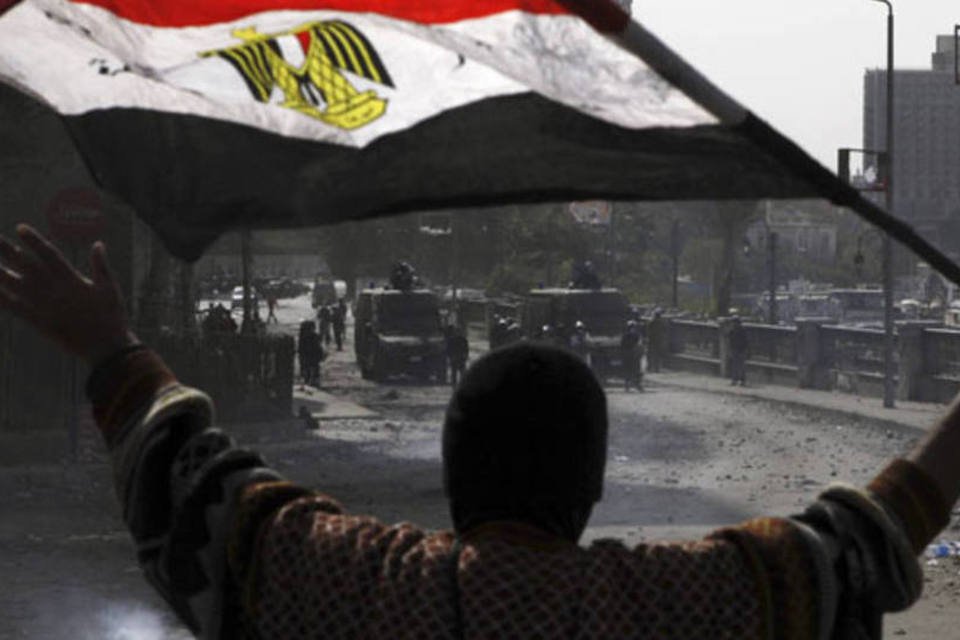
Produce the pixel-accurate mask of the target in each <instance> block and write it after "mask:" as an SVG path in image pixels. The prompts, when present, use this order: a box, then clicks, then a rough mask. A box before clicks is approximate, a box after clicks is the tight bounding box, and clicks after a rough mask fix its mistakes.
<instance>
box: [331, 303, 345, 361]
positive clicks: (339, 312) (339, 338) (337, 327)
mask: <svg viewBox="0 0 960 640" xmlns="http://www.w3.org/2000/svg"><path fill="white" fill-rule="evenodd" d="M346 314H347V307H346V304H345V303H344V302H343V300H340V302H339V303H338V304H337V306H335V307H334V308H333V311H332V312H331V315H332V316H333V317H332V322H333V340H334V342H336V343H337V351H343V334H344V332H345V331H346V328H347V325H346Z"/></svg>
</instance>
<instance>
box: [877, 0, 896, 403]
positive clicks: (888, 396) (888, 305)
mask: <svg viewBox="0 0 960 640" xmlns="http://www.w3.org/2000/svg"><path fill="white" fill-rule="evenodd" d="M874 2H882V3H883V4H885V5H887V114H886V116H887V121H886V129H887V134H886V150H887V151H886V155H885V157H884V163H885V165H886V185H885V187H886V189H885V191H884V194H885V200H886V208H887V213H889V214H891V215H893V73H894V71H893V5H892V4H890V0H874ZM893 373H894V372H893V244H892V241H891V239H890V234H888V233H885V234H883V406H884V407H886V408H888V409H892V408H893V406H894V395H895V389H894V386H893Z"/></svg>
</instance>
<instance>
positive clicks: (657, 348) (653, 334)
mask: <svg viewBox="0 0 960 640" xmlns="http://www.w3.org/2000/svg"><path fill="white" fill-rule="evenodd" d="M665 343H666V327H665V326H664V321H663V312H662V311H661V310H660V308H659V307H658V308H656V309H654V310H653V317H651V318H650V321H649V322H647V371H651V372H654V373H656V372H659V371H660V366H661V365H662V364H663V353H664V351H666V344H665Z"/></svg>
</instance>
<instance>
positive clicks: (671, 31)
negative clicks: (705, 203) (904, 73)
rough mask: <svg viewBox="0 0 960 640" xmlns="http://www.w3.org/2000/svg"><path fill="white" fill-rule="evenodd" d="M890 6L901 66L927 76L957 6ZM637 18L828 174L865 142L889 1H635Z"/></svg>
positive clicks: (937, 1)
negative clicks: (841, 156)
mask: <svg viewBox="0 0 960 640" xmlns="http://www.w3.org/2000/svg"><path fill="white" fill-rule="evenodd" d="M893 4H894V13H895V17H896V37H895V43H896V67H897V68H920V69H929V68H930V54H931V53H932V52H933V50H934V48H935V36H936V35H937V34H938V33H939V34H946V33H953V26H954V24H956V23H960V0H908V1H902V2H900V3H897V2H896V0H894V3H893ZM633 15H634V18H636V19H637V20H639V21H640V22H641V23H642V24H644V25H645V26H646V27H647V28H649V29H650V30H651V31H653V32H654V33H655V34H657V35H658V36H659V37H660V38H661V39H662V40H664V41H665V42H666V43H667V44H668V45H669V46H671V47H672V48H673V49H674V50H675V51H677V52H678V53H679V54H680V55H681V56H683V57H684V58H686V60H687V61H688V62H690V63H692V64H693V65H694V66H695V67H697V68H698V69H699V70H700V71H701V72H702V73H704V74H705V75H706V76H707V77H708V78H710V79H711V80H712V81H713V82H715V83H716V84H717V85H719V86H720V87H721V88H722V89H723V90H724V91H726V92H727V93H729V94H731V95H732V96H733V97H734V98H736V99H737V100H739V101H740V102H741V103H742V104H743V105H744V106H746V107H747V108H749V109H751V110H752V111H754V112H755V113H756V114H758V115H759V116H760V117H762V118H764V119H765V120H767V121H768V122H770V123H771V124H773V125H774V126H775V127H776V128H777V129H779V130H780V131H781V132H782V133H785V134H786V135H787V136H789V137H791V138H792V139H793V140H794V141H795V142H797V143H798V144H800V145H801V146H802V147H803V148H804V149H806V150H807V152H809V153H811V154H812V155H813V156H814V157H815V158H817V159H818V160H819V161H820V162H821V163H823V164H825V165H826V166H828V167H830V168H831V169H835V168H836V167H835V165H836V150H837V148H838V147H857V146H860V144H861V143H862V113H863V72H864V69H867V68H877V67H879V68H885V67H886V24H887V23H886V16H887V9H886V7H885V6H884V5H883V4H881V3H879V2H876V1H874V0H795V1H791V2H788V1H786V0H720V1H716V0H634V1H633ZM957 91H958V92H960V86H958V87H957ZM957 117H958V118H960V113H958V114H957Z"/></svg>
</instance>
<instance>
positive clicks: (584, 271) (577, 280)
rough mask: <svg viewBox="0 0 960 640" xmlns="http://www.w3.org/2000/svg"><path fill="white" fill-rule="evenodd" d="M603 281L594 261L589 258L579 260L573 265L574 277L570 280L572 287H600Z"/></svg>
mask: <svg viewBox="0 0 960 640" xmlns="http://www.w3.org/2000/svg"><path fill="white" fill-rule="evenodd" d="M602 287H603V283H602V282H601V281H600V276H598V275H597V270H596V269H595V268H594V266H593V263H592V262H591V261H589V260H587V261H585V262H578V263H576V264H574V265H573V277H572V279H571V282H570V288H571V289H600V288H602Z"/></svg>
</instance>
